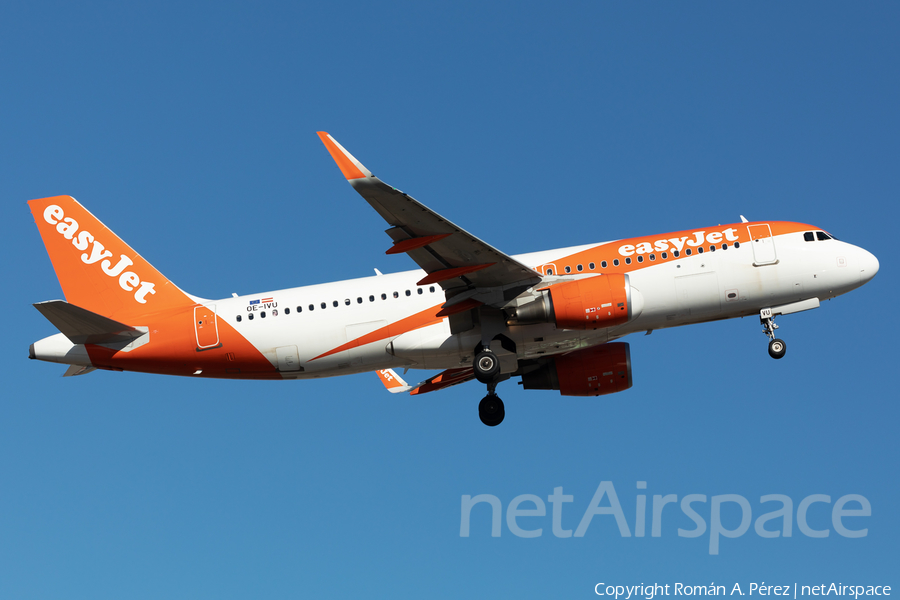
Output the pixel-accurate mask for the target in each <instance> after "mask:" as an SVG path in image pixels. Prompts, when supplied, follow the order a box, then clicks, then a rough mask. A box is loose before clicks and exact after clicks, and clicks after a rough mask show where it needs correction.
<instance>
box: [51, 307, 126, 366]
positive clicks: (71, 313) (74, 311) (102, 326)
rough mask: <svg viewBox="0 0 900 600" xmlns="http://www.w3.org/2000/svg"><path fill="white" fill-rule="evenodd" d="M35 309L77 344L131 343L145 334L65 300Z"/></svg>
mask: <svg viewBox="0 0 900 600" xmlns="http://www.w3.org/2000/svg"><path fill="white" fill-rule="evenodd" d="M34 307H35V308H36V309H38V310H39V311H40V313H41V314H42V315H44V316H45V317H46V318H47V320H48V321H50V322H51V323H53V326H54V327H56V328H57V329H59V331H60V332H61V333H62V334H63V335H64V336H66V337H67V338H69V341H70V342H72V343H73V344H112V343H116V342H129V341H131V340H133V339H135V338H139V337H141V336H142V335H144V332H143V331H140V330H138V329H135V328H134V327H131V326H130V325H125V324H124V323H119V322H118V321H113V320H112V319H110V318H107V317H104V316H103V315H98V314H97V313H92V312H91V311H89V310H85V309H83V308H80V307H78V306H75V305H74V304H69V303H68V302H66V301H64V300H50V301H48V302H38V303H37V304H35V305H34ZM72 375H75V373H72Z"/></svg>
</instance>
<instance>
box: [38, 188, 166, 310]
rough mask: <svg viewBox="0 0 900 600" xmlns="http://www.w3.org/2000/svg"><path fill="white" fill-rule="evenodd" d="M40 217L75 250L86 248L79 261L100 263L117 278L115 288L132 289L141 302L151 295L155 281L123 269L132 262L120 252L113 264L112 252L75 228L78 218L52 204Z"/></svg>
mask: <svg viewBox="0 0 900 600" xmlns="http://www.w3.org/2000/svg"><path fill="white" fill-rule="evenodd" d="M44 220H45V221H47V223H49V224H50V225H55V226H56V231H57V232H58V233H59V234H60V235H61V236H63V237H64V238H66V239H67V240H71V241H72V245H73V246H75V248H76V249H77V250H82V251H85V250H88V247H90V251H89V252H84V254H82V255H81V261H82V262H83V263H84V264H86V265H93V264H96V263H97V262H100V269H101V270H102V271H103V273H104V274H106V275H108V276H109V277H112V278H118V280H119V287H120V288H122V289H123V290H125V291H126V292H134V299H135V300H136V301H138V302H139V303H141V304H146V303H147V294H155V293H156V290H155V289H154V287H155V286H156V284H154V283H151V282H149V281H141V278H140V277H139V276H138V274H137V273H135V272H134V271H126V270H125V269H127V268H128V267H130V266H131V265H133V264H134V261H132V260H131V259H130V258H128V257H127V256H125V255H124V254H120V255H119V260H118V262H117V263H116V264H115V265H113V263H112V261H111V260H109V259H110V258H112V255H113V253H112V252H110V251H109V250H107V249H106V248H105V247H104V246H103V244H102V243H100V242H99V241H97V239H96V238H94V235H93V234H92V233H91V232H90V231H88V230H86V229H82V230H81V231H79V230H78V221H76V220H75V219H73V218H71V217H67V216H66V215H65V213H64V212H63V209H62V208H60V207H59V206H57V205H55V204H51V205H50V206H48V207H47V208H45V209H44Z"/></svg>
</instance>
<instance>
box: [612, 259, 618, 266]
mask: <svg viewBox="0 0 900 600" xmlns="http://www.w3.org/2000/svg"><path fill="white" fill-rule="evenodd" d="M613 266H614V267H618V266H619V259H618V258H617V259H615V260H614V261H613Z"/></svg>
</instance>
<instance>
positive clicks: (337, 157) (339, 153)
mask: <svg viewBox="0 0 900 600" xmlns="http://www.w3.org/2000/svg"><path fill="white" fill-rule="evenodd" d="M317 133H318V134H319V137H320V138H321V139H322V143H323V144H325V147H326V148H327V149H328V153H329V154H331V158H333V159H334V162H336V163H337V166H338V168H339V169H340V170H341V173H343V174H344V177H346V178H347V179H348V180H350V179H363V178H365V177H371V176H372V172H371V171H369V170H368V169H367V168H365V167H364V166H363V165H362V163H361V162H359V161H358V160H356V159H355V158H353V155H352V154H350V153H349V152H347V151H346V150H345V149H344V147H343V146H341V145H340V144H338V143H337V140H335V139H334V138H333V137H331V136H330V135H328V133H326V132H324V131H319V132H317Z"/></svg>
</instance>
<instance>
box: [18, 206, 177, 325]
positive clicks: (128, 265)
mask: <svg viewBox="0 0 900 600" xmlns="http://www.w3.org/2000/svg"><path fill="white" fill-rule="evenodd" d="M28 205H29V206H30V207H31V214H32V216H34V220H35V223H36V224H37V228H38V231H40V233H41V238H43V240H44V246H45V247H46V248H47V253H48V254H49V255H50V261H51V262H52V263H53V269H54V270H55V271H56V277H57V278H58V279H59V284H60V286H62V290H63V293H64V294H65V295H66V300H67V301H68V302H69V303H70V304H74V305H76V306H79V307H81V308H83V309H86V310H88V311H91V312H94V313H97V314H98V315H103V316H105V317H109V318H110V319H115V320H116V321H120V322H122V323H129V324H134V323H139V322H140V317H141V316H142V315H146V314H148V313H156V312H159V311H164V310H168V309H171V308H177V307H184V306H191V305H192V304H194V301H193V300H192V299H191V298H190V297H188V296H187V294H185V293H184V292H182V291H181V290H180V289H178V287H177V286H176V285H175V284H173V283H172V282H171V281H169V280H168V279H166V278H165V277H164V276H163V275H162V273H160V272H159V271H157V270H156V269H155V268H153V265H151V264H150V263H148V262H147V261H146V260H144V258H143V257H141V255H140V254H138V253H137V252H135V251H134V250H133V249H132V248H131V247H130V246H128V244H126V243H125V242H123V241H122V240H121V239H120V238H119V237H118V236H117V235H116V234H115V233H113V232H112V231H110V229H109V228H107V227H106V226H105V225H104V224H103V223H101V222H100V221H99V220H98V219H97V218H96V217H95V216H94V215H92V214H91V213H90V212H88V211H87V209H85V208H84V207H83V206H81V205H80V204H79V203H78V202H77V201H76V200H75V199H74V198H72V197H71V196H55V197H52V198H41V199H39V200H32V201H30V202H29V203H28Z"/></svg>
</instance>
